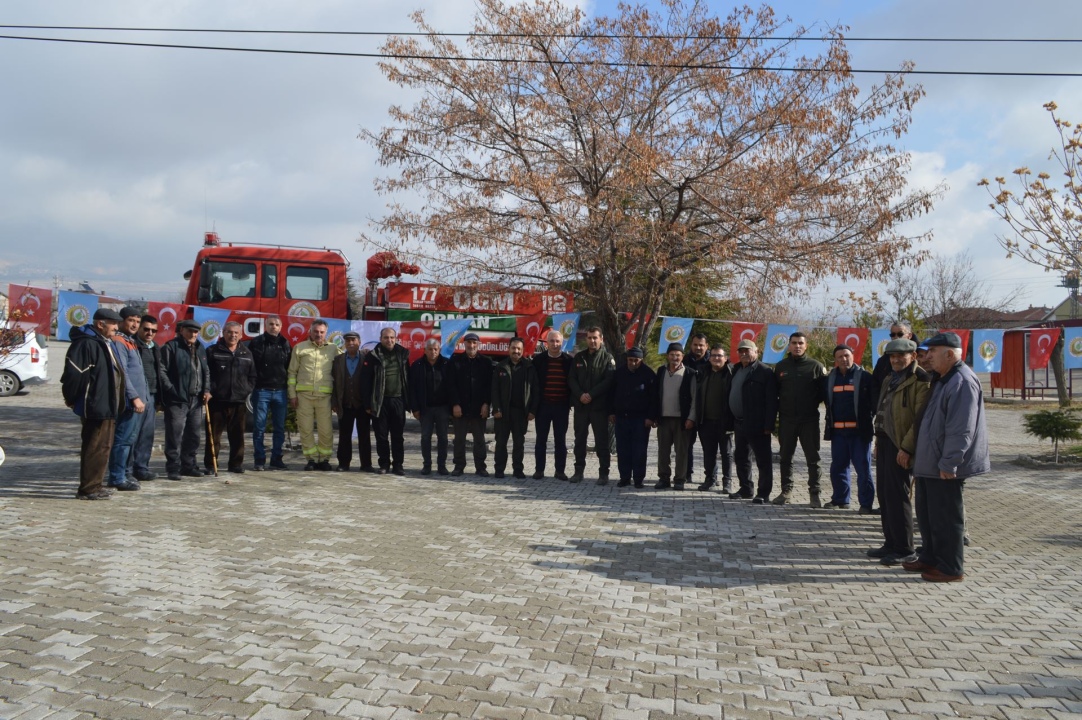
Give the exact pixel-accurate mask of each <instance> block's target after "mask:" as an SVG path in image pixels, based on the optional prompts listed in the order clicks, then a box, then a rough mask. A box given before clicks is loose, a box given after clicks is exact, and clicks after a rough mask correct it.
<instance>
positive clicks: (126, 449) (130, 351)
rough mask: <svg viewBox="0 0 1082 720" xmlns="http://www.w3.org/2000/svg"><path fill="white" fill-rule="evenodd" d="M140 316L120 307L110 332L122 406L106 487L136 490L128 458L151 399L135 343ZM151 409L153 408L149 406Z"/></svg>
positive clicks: (139, 313) (133, 309) (136, 311)
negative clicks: (119, 371) (118, 367)
mask: <svg viewBox="0 0 1082 720" xmlns="http://www.w3.org/2000/svg"><path fill="white" fill-rule="evenodd" d="M142 316H143V314H142V313H141V312H139V311H138V310H137V309H135V308H133V307H124V308H121V309H120V325H119V326H118V327H117V330H116V333H115V334H114V335H113V352H114V353H116V357H117V360H118V361H120V364H121V365H122V366H123V367H124V401H125V403H124V409H123V410H122V411H121V413H120V417H119V418H118V419H117V421H116V431H115V432H114V434H113V447H112V449H111V450H110V451H109V478H108V481H107V482H108V484H109V487H111V488H113V489H114V490H138V489H139V481H138V480H136V479H135V478H129V477H128V467H129V462H128V460H129V459H130V458H131V454H132V451H133V449H134V447H135V439H136V437H137V435H138V432H139V426H140V425H141V424H142V420H143V415H144V414H145V413H146V411H147V404H148V403H149V402H150V390H149V388H148V387H147V381H146V373H145V372H144V370H143V358H142V356H141V355H140V354H139V348H138V346H137V345H136V343H137V342H138V340H136V339H135V333H136V331H138V330H139V320H140V318H141V317H142ZM150 412H151V413H153V412H154V408H150Z"/></svg>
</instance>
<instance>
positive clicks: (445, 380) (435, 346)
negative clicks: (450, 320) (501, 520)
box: [410, 338, 451, 475]
mask: <svg viewBox="0 0 1082 720" xmlns="http://www.w3.org/2000/svg"><path fill="white" fill-rule="evenodd" d="M450 369H451V368H450V364H449V363H448V361H447V358H445V357H443V355H441V354H440V341H439V340H436V339H435V338H429V339H428V340H426V341H425V356H424V357H422V358H417V360H416V361H415V362H414V363H413V364H412V365H410V407H412V408H413V417H414V418H416V419H417V420H419V421H420V422H421V474H422V475H428V474H430V473H431V472H432V433H433V432H435V433H436V472H438V473H439V474H440V475H446V474H447V424H448V423H449V422H450V421H451V373H450Z"/></svg>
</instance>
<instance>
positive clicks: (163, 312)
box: [147, 302, 190, 345]
mask: <svg viewBox="0 0 1082 720" xmlns="http://www.w3.org/2000/svg"><path fill="white" fill-rule="evenodd" d="M189 307H190V306H189V305H185V304H184V303H163V302H152V303H147V315H153V316H154V317H156V318H158V334H157V335H155V336H154V342H156V343H158V344H159V345H164V344H165V343H167V342H169V341H170V340H172V339H173V338H174V337H176V335H177V323H178V322H180V321H181V320H183V319H185V318H186V317H188V309H189Z"/></svg>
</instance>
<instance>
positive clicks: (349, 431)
mask: <svg viewBox="0 0 1082 720" xmlns="http://www.w3.org/2000/svg"><path fill="white" fill-rule="evenodd" d="M342 345H343V346H344V348H345V352H344V353H342V354H341V355H336V356H335V358H334V360H332V361H331V383H332V385H333V387H334V390H333V391H332V392H331V410H333V411H334V414H335V415H337V416H338V467H337V468H335V470H337V471H338V472H346V471H348V470H349V466H350V465H351V464H352V461H353V429H354V428H356V429H357V441H358V442H357V444H358V445H359V446H360V455H361V472H371V471H372V443H371V441H370V439H369V438H370V435H371V432H372V431H371V427H372V416H371V415H369V414H368V412H367V410H365V401H364V399H365V397H366V396H367V395H369V394H370V393H369V392H368V391H367V389H366V388H365V387H364V384H363V383H362V382H361V378H362V377H363V375H362V373H361V361H362V359H363V355H361V336H360V334H359V333H355V332H347V333H344V334H343V335H342ZM366 450H367V452H366Z"/></svg>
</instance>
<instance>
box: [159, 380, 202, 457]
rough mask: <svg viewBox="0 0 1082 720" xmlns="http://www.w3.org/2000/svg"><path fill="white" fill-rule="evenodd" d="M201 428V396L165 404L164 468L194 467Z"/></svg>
mask: <svg viewBox="0 0 1082 720" xmlns="http://www.w3.org/2000/svg"><path fill="white" fill-rule="evenodd" d="M202 430H203V398H202V397H201V396H199V395H196V396H194V397H191V398H188V402H186V403H169V404H167V405H166V406H165V470H166V472H177V471H179V470H188V469H191V468H194V467H196V462H195V453H196V451H197V450H199V445H200V440H201V438H202Z"/></svg>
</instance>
